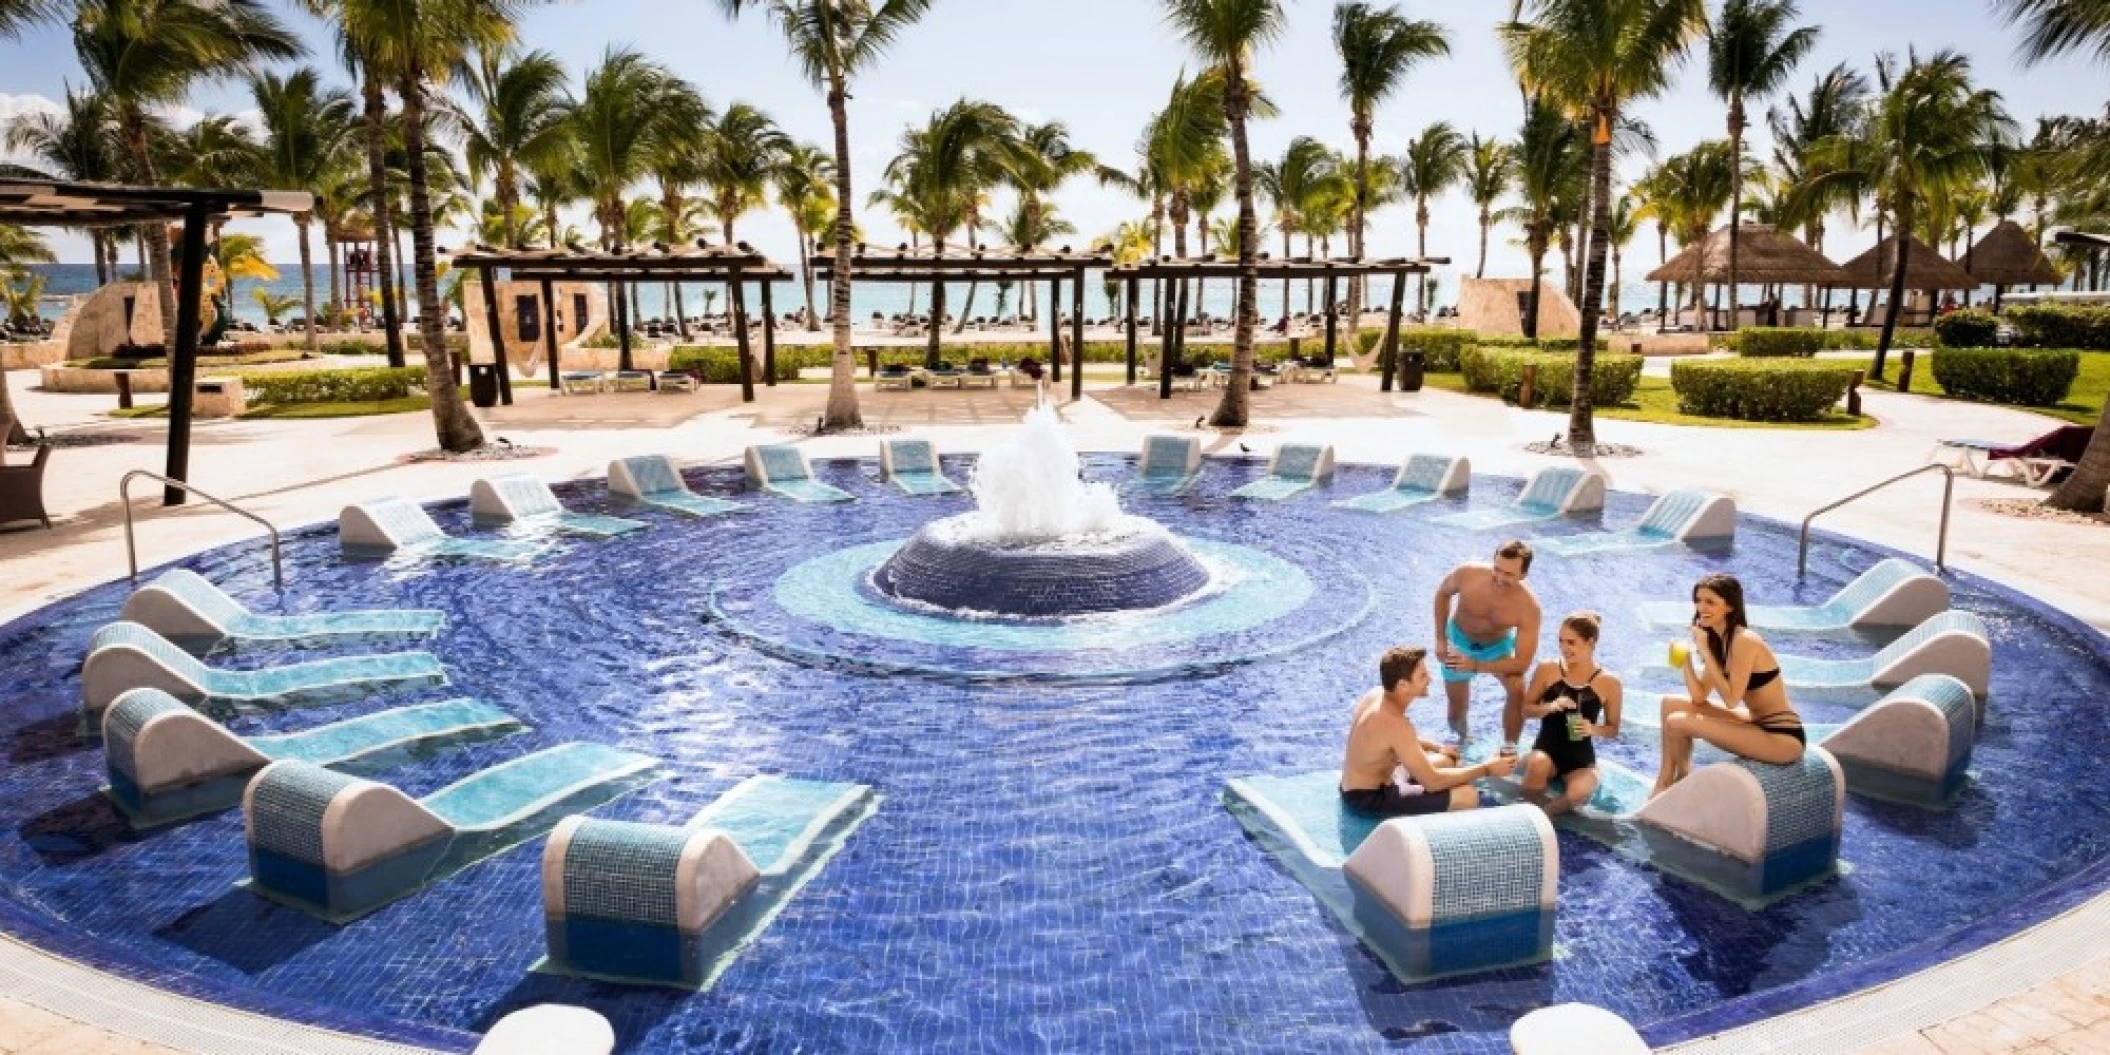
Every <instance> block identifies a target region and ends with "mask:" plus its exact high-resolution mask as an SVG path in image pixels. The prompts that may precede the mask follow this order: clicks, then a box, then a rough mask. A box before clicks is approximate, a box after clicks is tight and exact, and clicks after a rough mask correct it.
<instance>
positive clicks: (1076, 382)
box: [1070, 267, 1084, 402]
mask: <svg viewBox="0 0 2110 1055" xmlns="http://www.w3.org/2000/svg"><path fill="white" fill-rule="evenodd" d="M1070 300H1071V304H1070V355H1071V356H1072V357H1074V358H1075V360H1076V361H1075V362H1072V363H1071V364H1070V400H1071V401H1072V402H1075V401H1076V400H1080V399H1083V398H1084V269H1083V268H1081V267H1080V268H1078V269H1077V271H1076V273H1074V274H1072V275H1071V276H1070Z"/></svg>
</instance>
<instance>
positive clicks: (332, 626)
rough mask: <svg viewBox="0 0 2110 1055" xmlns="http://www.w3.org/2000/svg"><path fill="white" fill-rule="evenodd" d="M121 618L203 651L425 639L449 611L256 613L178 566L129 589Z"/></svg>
mask: <svg viewBox="0 0 2110 1055" xmlns="http://www.w3.org/2000/svg"><path fill="white" fill-rule="evenodd" d="M118 618H119V619H123V620H125V621H127V622H132V623H138V624H139V625H141V626H143V627H146V628H147V629H149V630H152V631H154V632H155V633H157V634H160V635H161V636H162V637H165V638H168V639H169V640H170V641H173V642H175V643H176V644H177V645H178V646H181V647H183V648H186V649H188V650H190V651H192V652H194V653H197V654H200V655H203V654H204V653H205V652H207V651H210V650H211V649H212V648H213V647H214V646H216V645H219V644H221V643H223V642H225V643H230V644H234V645H240V646H248V645H282V646H287V647H294V648H303V647H309V646H313V645H326V644H334V643H337V642H343V641H357V642H367V643H372V642H382V641H405V640H413V639H423V638H429V637H431V636H433V635H434V634H437V633H439V631H440V628H441V627H442V626H445V625H446V622H447V613H445V612H439V611H433V610H431V609H383V610H376V611H362V612H321V613H317V614H315V615H258V614H257V613H255V612H252V611H250V610H249V609H247V608H244V607H242V604H241V602H239V601H237V600H235V599H234V598H232V597H229V596H227V594H225V593H223V592H222V591H221V590H220V588H219V587H217V586H214V585H213V584H212V583H210V582H208V581H206V579H205V577H204V576H201V575H199V574H198V573H196V572H193V571H186V570H184V569H182V568H173V569H170V570H169V571H165V572H163V573H161V575H160V577H158V578H156V579H155V580H154V581H153V582H150V583H148V584H146V585H145V586H142V587H140V588H139V589H137V590H134V591H132V596H131V597H129V598H127V599H126V600H125V607H124V611H123V612H122V613H120V614H119V615H118Z"/></svg>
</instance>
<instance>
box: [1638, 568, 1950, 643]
mask: <svg viewBox="0 0 2110 1055" xmlns="http://www.w3.org/2000/svg"><path fill="white" fill-rule="evenodd" d="M1948 610H1949V587H1948V584H1947V583H1944V582H1942V581H1941V580H1940V579H1937V578H1935V577H1934V576H1932V575H1929V574H1927V573H1926V572H1924V571H1921V570H1920V569H1919V566H1918V565H1916V564H1913V563H1912V562H1910V561H1903V560H1899V559H1897V558H1896V557H1890V558H1886V559H1884V560H1881V561H1877V562H1876V564H1875V566H1874V567H1871V568H1869V569H1868V570H1867V571H1864V572H1862V573H1861V574H1860V575H1858V576H1856V577H1855V578H1854V581H1852V582H1850V583H1847V584H1846V585H1845V586H1842V587H1840V589H1839V592H1838V593H1835V594H1833V595H1832V597H1831V600H1828V601H1826V602H1824V603H1823V604H1820V605H1815V606H1812V607H1797V606H1772V605H1752V606H1750V607H1749V608H1747V609H1745V614H1746V616H1747V617H1748V618H1749V619H1750V623H1751V626H1752V627H1753V628H1755V629H1759V630H1804V631H1810V632H1813V633H1821V632H1825V631H1833V630H1854V629H1860V628H1862V627H1879V626H1917V625H1919V624H1920V623H1922V622H1924V621H1926V620H1928V619H1931V618H1933V617H1934V616H1936V615H1938V614H1940V613H1942V612H1946V611H1948ZM1641 617H1642V618H1643V619H1646V620H1648V621H1649V622H1651V623H1654V624H1656V625H1657V626H1685V625H1688V624H1690V623H1691V622H1692V603H1691V602H1690V601H1654V602H1650V603H1648V604H1645V605H1642V606H1641Z"/></svg>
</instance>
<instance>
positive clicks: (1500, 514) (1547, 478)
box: [1436, 465, 1606, 531]
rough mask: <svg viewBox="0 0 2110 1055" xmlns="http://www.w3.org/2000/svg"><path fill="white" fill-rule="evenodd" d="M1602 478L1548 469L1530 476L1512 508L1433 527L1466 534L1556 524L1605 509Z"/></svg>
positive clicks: (1441, 520) (1448, 519)
mask: <svg viewBox="0 0 2110 1055" xmlns="http://www.w3.org/2000/svg"><path fill="white" fill-rule="evenodd" d="M1605 483H1606V481H1605V475H1604V474H1603V473H1601V472H1598V471H1597V470H1595V469H1575V468H1569V467H1565V466H1558V465H1556V466H1548V467H1547V468H1544V469H1540V470H1539V471H1538V472H1536V473H1533V474H1532V475H1531V480H1530V482H1528V483H1526V484H1525V485H1524V491H1523V493H1522V494H1519V495H1518V496H1517V500H1516V502H1515V503H1514V504H1512V505H1509V506H1505V507H1503V508H1501V509H1475V510H1473V511H1471V512H1469V513H1453V514H1451V515H1450V516H1443V517H1437V518H1436V523H1438V524H1443V525H1445V526H1447V527H1455V528H1464V529H1465V530H1467V531H1490V530H1493V529H1495V528H1502V527H1510V526H1512V525H1515V524H1530V523H1536V522H1538V521H1542V520H1558V519H1560V518H1561V517H1564V516H1574V515H1575V514H1577V513H1595V512H1597V511H1599V510H1601V509H1603V508H1604V493H1605Z"/></svg>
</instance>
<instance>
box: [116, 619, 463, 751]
mask: <svg viewBox="0 0 2110 1055" xmlns="http://www.w3.org/2000/svg"><path fill="white" fill-rule="evenodd" d="M446 683H447V672H446V670H445V669H443V668H442V667H441V666H440V661H439V657H437V656H434V655H433V654H432V653H430V652H395V653H390V654H387V655H378V656H344V657H340V658H336V659H318V660H311V661H309V662H306V663H292V664H287V665H285V666H281V667H268V668H264V669H262V670H223V669H220V668H218V667H208V666H206V665H205V664H203V663H200V662H198V659H197V657H195V656H193V655H191V654H190V653H188V652H185V651H183V650H182V649H180V648H177V647H176V646H175V644H173V643H172V642H170V641H169V639H167V638H165V637H162V636H161V635H160V634H157V633H155V632H153V631H152V630H149V629H147V628H146V627H143V626H140V625H139V624H138V623H125V622H117V623H111V624H109V625H107V626H104V627H102V628H101V629H99V630H97V631H96V632H95V633H94V634H93V635H92V636H90V637H89V638H88V658H87V660H86V661H85V662H83V663H82V664H81V718H82V720H83V723H84V728H85V729H86V730H87V731H90V732H93V731H94V730H96V729H98V728H100V727H101V726H102V718H103V712H105V711H107V710H108V709H109V707H110V705H111V704H112V703H115V702H116V701H117V697H119V696H121V695H123V694H124V693H126V692H128V691H130V690H132V689H148V688H151V689H160V690H161V691H163V692H166V693H168V694H169V695H171V696H174V697H175V698H177V699H179V700H182V701H184V702H185V703H188V704H190V705H192V706H194V707H200V708H202V709H205V710H207V711H208V712H209V713H215V714H218V715H220V716H223V717H224V716H226V715H228V714H231V713H233V711H234V710H235V709H237V708H242V707H250V708H267V707H276V706H290V705H293V704H297V703H315V702H322V701H325V700H331V699H344V698H347V697H357V696H365V695H368V694H371V693H378V692H386V691H389V690H392V689H405V688H422V687H426V686H432V685H445V684H446Z"/></svg>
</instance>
